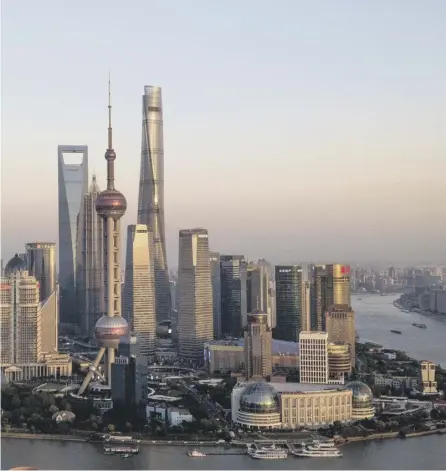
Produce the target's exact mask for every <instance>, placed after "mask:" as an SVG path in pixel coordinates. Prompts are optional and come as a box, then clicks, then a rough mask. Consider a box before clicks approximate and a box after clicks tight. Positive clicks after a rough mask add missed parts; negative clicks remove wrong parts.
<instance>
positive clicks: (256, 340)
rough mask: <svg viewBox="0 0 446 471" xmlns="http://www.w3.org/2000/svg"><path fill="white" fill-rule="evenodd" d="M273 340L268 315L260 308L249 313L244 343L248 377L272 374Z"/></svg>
mask: <svg viewBox="0 0 446 471" xmlns="http://www.w3.org/2000/svg"><path fill="white" fill-rule="evenodd" d="M272 340H273V336H272V330H271V327H269V325H268V315H267V314H266V313H264V312H263V311H260V310H258V309H257V310H254V311H253V312H251V313H250V314H248V325H247V326H246V329H245V345H244V354H245V368H246V371H245V376H246V379H251V378H258V379H260V378H266V377H267V376H271V374H272V372H273V365H272Z"/></svg>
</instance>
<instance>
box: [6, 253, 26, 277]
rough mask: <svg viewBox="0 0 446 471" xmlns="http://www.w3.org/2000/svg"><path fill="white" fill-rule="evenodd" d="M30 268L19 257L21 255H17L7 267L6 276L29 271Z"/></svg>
mask: <svg viewBox="0 0 446 471" xmlns="http://www.w3.org/2000/svg"><path fill="white" fill-rule="evenodd" d="M27 270H28V267H27V265H26V263H25V261H24V260H23V259H22V258H20V257H19V254H15V255H14V257H12V258H11V260H9V262H8V263H7V264H6V267H5V276H9V275H11V274H12V273H14V272H16V271H27Z"/></svg>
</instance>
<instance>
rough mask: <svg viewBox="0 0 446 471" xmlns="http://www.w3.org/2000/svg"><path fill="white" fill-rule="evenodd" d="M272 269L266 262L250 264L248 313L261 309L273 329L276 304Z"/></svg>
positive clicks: (247, 291)
mask: <svg viewBox="0 0 446 471" xmlns="http://www.w3.org/2000/svg"><path fill="white" fill-rule="evenodd" d="M271 271H272V270H271V268H270V266H269V264H268V263H267V262H265V261H264V260H259V261H258V262H257V263H249V264H248V267H247V283H246V285H247V290H246V293H247V294H246V298H247V311H248V312H252V311H254V310H256V309H260V310H261V311H263V312H264V313H266V314H267V316H268V325H269V326H270V327H273V325H274V324H273V314H274V312H273V311H274V309H273V305H274V304H275V299H274V296H273V295H274V292H273V290H272V287H271V284H272V281H273V279H272V276H271V275H272V273H271Z"/></svg>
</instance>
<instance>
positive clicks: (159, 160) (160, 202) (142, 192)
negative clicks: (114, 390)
mask: <svg viewBox="0 0 446 471" xmlns="http://www.w3.org/2000/svg"><path fill="white" fill-rule="evenodd" d="M142 105H143V106H142V113H143V117H142V140H141V168H140V179H139V196H138V224H145V225H146V226H147V227H148V228H149V230H150V231H151V232H152V234H153V266H154V274H155V301H156V316H157V323H159V322H161V321H163V320H166V319H169V318H170V310H171V297H170V285H169V272H168V268H167V255H166V232H165V225H164V138H163V104H162V96H161V88H160V87H154V86H146V87H144V95H143V99H142Z"/></svg>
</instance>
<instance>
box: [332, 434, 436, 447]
mask: <svg viewBox="0 0 446 471" xmlns="http://www.w3.org/2000/svg"><path fill="white" fill-rule="evenodd" d="M442 434H444V432H442V431H441V430H425V431H423V432H413V433H408V434H406V435H405V437H404V438H417V437H425V436H427V435H442ZM389 438H400V434H399V432H386V433H374V434H372V435H367V436H366V437H349V438H348V439H347V440H342V441H339V442H336V445H338V446H341V445H348V444H349V443H356V442H363V441H370V440H384V439H389ZM402 439H403V438H402ZM403 440H404V439H403Z"/></svg>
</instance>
